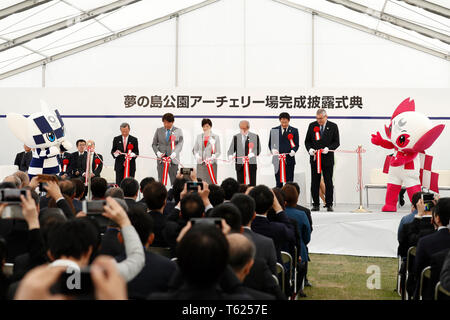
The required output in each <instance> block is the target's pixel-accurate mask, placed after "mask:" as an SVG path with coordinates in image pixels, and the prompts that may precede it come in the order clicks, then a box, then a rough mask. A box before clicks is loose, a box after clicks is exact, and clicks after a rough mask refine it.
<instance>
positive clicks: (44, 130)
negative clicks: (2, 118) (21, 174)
mask: <svg viewBox="0 0 450 320" xmlns="http://www.w3.org/2000/svg"><path fill="white" fill-rule="evenodd" d="M41 104H42V110H41V112H37V113H33V114H31V115H30V116H29V117H28V118H26V117H24V116H23V115H20V114H16V113H9V114H7V115H6V120H7V122H8V127H9V129H10V130H11V131H12V132H13V134H14V135H15V136H16V137H17V138H18V139H19V140H20V141H22V142H23V143H24V144H25V145H27V146H28V147H30V148H32V149H33V158H32V160H31V163H30V167H29V169H28V175H29V177H30V179H31V178H32V177H34V176H36V175H38V174H58V173H59V172H60V167H59V164H58V159H57V157H56V156H57V155H58V154H59V153H60V152H61V151H65V150H69V149H70V148H71V147H72V146H71V144H70V142H68V141H67V140H66V138H65V130H64V122H63V120H62V118H61V115H60V114H59V112H58V110H56V109H55V110H50V109H49V108H48V107H47V106H46V105H45V103H43V102H41Z"/></svg>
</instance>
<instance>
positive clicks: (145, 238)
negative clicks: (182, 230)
mask: <svg viewBox="0 0 450 320" xmlns="http://www.w3.org/2000/svg"><path fill="white" fill-rule="evenodd" d="M128 216H129V218H130V221H131V224H132V225H133V226H134V228H135V229H136V231H137V233H138V235H139V238H140V240H141V242H142V245H143V246H144V248H148V247H149V246H150V245H151V244H152V242H153V240H154V238H155V234H154V233H153V219H152V217H151V216H149V215H148V214H147V213H146V212H145V210H144V209H143V208H142V207H136V206H135V207H132V208H130V209H129V210H128ZM144 254H145V265H144V268H143V269H142V270H141V272H139V274H138V275H137V276H136V277H135V278H134V279H133V280H131V281H130V282H128V297H129V298H130V299H145V298H146V297H147V296H148V295H150V294H152V293H155V292H167V291H168V289H169V287H168V285H169V282H170V279H171V277H172V276H173V275H174V273H175V271H176V269H177V266H176V264H175V262H173V261H171V260H170V259H168V258H166V257H164V256H161V255H158V254H156V253H153V252H150V251H147V250H144ZM116 259H117V261H119V262H120V261H122V260H124V259H125V255H124V254H122V255H120V256H118V257H116Z"/></svg>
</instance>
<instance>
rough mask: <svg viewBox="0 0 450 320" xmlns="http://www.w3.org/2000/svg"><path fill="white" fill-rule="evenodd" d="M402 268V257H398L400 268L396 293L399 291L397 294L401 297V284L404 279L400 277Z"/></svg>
mask: <svg viewBox="0 0 450 320" xmlns="http://www.w3.org/2000/svg"><path fill="white" fill-rule="evenodd" d="M401 268H402V257H400V256H398V266H397V287H396V288H395V291H397V294H398V295H399V296H400V297H401V296H402V292H401V289H400V287H401V282H402V279H401V277H400V271H401Z"/></svg>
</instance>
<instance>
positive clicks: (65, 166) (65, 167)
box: [62, 158, 69, 172]
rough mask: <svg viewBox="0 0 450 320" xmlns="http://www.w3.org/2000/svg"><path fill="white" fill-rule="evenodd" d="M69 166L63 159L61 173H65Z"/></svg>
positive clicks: (67, 161) (66, 160)
mask: <svg viewBox="0 0 450 320" xmlns="http://www.w3.org/2000/svg"><path fill="white" fill-rule="evenodd" d="M68 165H69V159H67V158H66V159H63V167H62V172H66V171H67V166H68Z"/></svg>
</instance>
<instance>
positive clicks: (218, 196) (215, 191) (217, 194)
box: [208, 184, 225, 207]
mask: <svg viewBox="0 0 450 320" xmlns="http://www.w3.org/2000/svg"><path fill="white" fill-rule="evenodd" d="M208 188H209V195H208V199H209V202H211V205H212V206H213V207H215V206H218V205H219V204H221V203H223V201H224V200H225V191H223V188H222V187H221V186H218V185H216V184H210V185H209V186H208Z"/></svg>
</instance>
